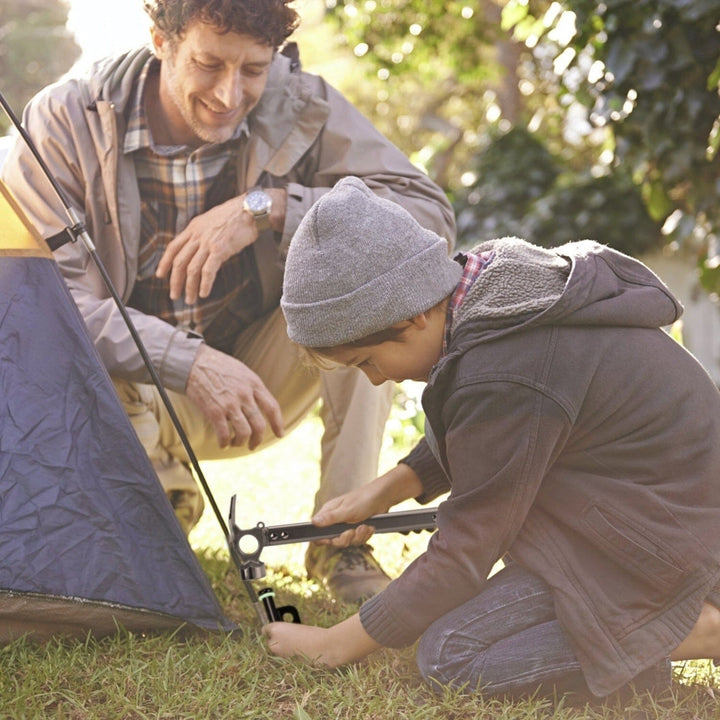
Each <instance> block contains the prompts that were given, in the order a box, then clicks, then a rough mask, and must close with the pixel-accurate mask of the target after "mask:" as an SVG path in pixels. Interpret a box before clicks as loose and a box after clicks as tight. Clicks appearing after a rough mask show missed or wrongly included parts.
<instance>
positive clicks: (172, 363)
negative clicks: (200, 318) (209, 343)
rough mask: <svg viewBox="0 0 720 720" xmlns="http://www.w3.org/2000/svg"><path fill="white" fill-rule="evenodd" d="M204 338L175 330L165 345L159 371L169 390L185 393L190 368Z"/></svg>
mask: <svg viewBox="0 0 720 720" xmlns="http://www.w3.org/2000/svg"><path fill="white" fill-rule="evenodd" d="M203 342H204V340H203V339H202V337H201V336H200V335H196V334H195V333H187V332H184V331H182V330H175V332H174V333H173V334H172V336H171V337H170V341H169V342H168V344H167V345H166V347H165V352H164V354H163V357H162V360H161V362H160V367H159V368H158V373H159V375H160V379H161V380H162V383H163V385H165V387H166V388H167V389H168V390H174V391H175V392H180V393H184V392H185V389H186V388H187V382H188V376H189V375H190V369H191V368H192V365H193V363H194V362H195V356H196V355H197V352H198V350H199V349H200V346H201V345H202V344H203Z"/></svg>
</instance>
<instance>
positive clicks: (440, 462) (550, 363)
mask: <svg viewBox="0 0 720 720" xmlns="http://www.w3.org/2000/svg"><path fill="white" fill-rule="evenodd" d="M281 306H282V308H283V311H284V313H285V316H286V319H287V324H288V332H289V335H290V337H291V339H292V340H294V341H295V342H297V343H299V344H300V345H303V346H305V347H308V348H310V353H311V355H313V356H315V357H321V358H325V359H326V361H330V362H333V363H335V364H338V365H341V366H354V367H359V368H360V369H361V370H363V371H364V372H365V374H366V375H367V376H368V378H369V379H370V380H371V381H372V382H373V383H374V384H380V383H382V382H384V381H386V380H392V381H399V380H403V379H406V378H412V379H421V380H425V381H427V387H426V388H425V391H424V394H423V407H424V409H425V413H426V418H427V421H426V435H425V438H424V439H423V440H422V441H421V442H420V443H419V444H418V446H417V447H416V448H415V449H414V450H413V451H412V452H411V453H410V455H409V456H408V457H407V458H405V459H404V460H403V461H401V463H400V464H399V465H398V466H397V467H396V468H394V469H393V470H391V471H390V472H388V473H387V474H386V475H384V476H381V477H380V478H377V479H376V480H375V481H374V482H373V483H371V484H370V485H368V486H366V487H364V488H360V489H358V490H356V491H353V492H351V493H349V494H347V495H345V496H343V497H340V498H335V499H334V500H331V501H330V502H328V503H327V504H326V505H325V506H324V507H323V508H321V509H320V511H319V512H318V513H317V515H316V516H315V518H314V521H315V522H316V523H317V524H319V525H324V524H328V523H332V522H338V521H360V520H362V519H364V518H367V517H369V516H370V515H372V514H374V513H378V512H385V511H387V510H388V509H389V508H390V507H391V506H392V505H394V504H396V503H397V502H400V501H402V500H404V499H407V498H411V497H415V498H417V499H418V501H420V502H428V501H430V500H432V499H433V498H435V497H437V496H438V495H439V494H440V493H443V492H447V491H448V490H449V491H450V494H449V497H448V499H447V500H446V501H445V502H443V503H442V504H441V506H440V509H439V512H438V518H437V525H438V532H437V533H436V534H435V535H433V536H432V538H431V540H430V542H429V544H428V549H427V551H426V552H425V553H424V554H423V555H422V556H420V557H419V558H417V559H416V560H415V561H414V562H413V563H412V564H411V565H410V566H409V567H408V568H407V569H406V570H405V572H404V573H403V574H402V575H401V576H400V577H399V578H398V579H396V580H394V581H393V582H392V583H390V585H389V586H388V587H387V588H386V589H385V590H384V591H383V592H382V593H380V594H379V595H377V596H376V597H374V598H372V599H370V600H369V601H367V602H366V603H365V604H364V605H362V606H361V608H360V611H359V613H358V614H357V615H354V616H353V617H351V618H349V619H348V620H346V621H344V622H342V623H340V624H338V625H336V626H335V627H332V628H329V629H323V628H313V627H305V626H298V625H291V624H284V623H274V624H271V625H269V626H268V627H267V629H266V633H267V636H268V645H269V648H270V650H271V651H272V652H274V653H276V654H278V655H283V656H290V655H295V654H304V655H306V656H307V657H309V658H310V660H312V661H315V662H318V663H322V664H325V665H329V666H336V665H340V664H343V663H346V662H351V661H354V660H358V659H359V658H361V657H363V656H365V655H367V654H368V653H370V652H372V651H373V650H375V649H377V648H379V647H380V646H389V647H401V646H406V645H409V644H411V643H413V642H414V641H415V640H416V639H417V638H419V637H421V636H422V640H421V642H420V644H419V648H418V664H419V667H420V670H421V672H422V674H423V676H424V677H425V678H426V679H427V680H428V681H433V682H434V683H439V684H440V685H445V684H449V685H457V686H465V687H467V689H468V690H469V691H473V690H482V691H483V692H487V693H491V694H506V695H508V694H509V695H522V694H525V693H532V692H535V691H536V690H538V689H540V691H541V692H553V691H558V690H559V691H566V690H567V691H569V690H573V691H578V692H585V693H588V692H589V693H590V694H592V695H593V696H595V697H604V696H607V695H609V694H610V693H613V692H614V691H616V690H618V689H619V688H621V687H622V686H624V685H625V684H627V683H629V682H631V681H632V682H633V683H634V684H635V686H636V687H637V688H653V689H661V688H662V687H665V686H667V685H669V683H670V659H686V658H692V657H713V656H715V657H716V656H717V655H720V632H719V631H718V628H719V627H720V610H718V603H719V602H720V594H719V593H718V588H717V586H718V584H719V580H720V534H718V532H717V528H718V527H719V526H720V479H719V478H718V473H717V468H718V466H719V463H720V395H719V394H718V391H717V389H716V388H715V386H714V385H713V383H712V381H711V380H710V378H709V377H708V375H707V374H706V373H705V371H704V370H703V369H702V368H701V367H700V366H699V364H698V363H697V362H696V361H695V360H694V359H693V358H692V357H691V356H690V355H689V354H688V353H687V352H686V351H685V350H684V349H683V348H682V347H681V346H680V345H679V344H677V343H676V342H675V341H674V340H672V339H671V338H670V337H669V336H668V335H667V334H666V333H664V332H663V331H662V330H661V329H660V328H661V326H664V325H668V324H670V323H672V322H673V321H674V320H676V319H677V318H678V317H679V315H680V312H681V308H680V306H679V304H678V303H677V301H676V300H675V299H674V298H673V296H672V295H671V294H670V292H669V291H668V289H667V288H666V287H665V286H664V285H663V284H662V282H661V281H660V280H659V279H658V278H657V277H656V276H655V275H653V274H652V273H651V272H650V271H649V270H648V269H647V268H646V267H645V266H644V265H642V264H641V263H639V262H637V261H635V260H633V259H631V258H629V257H626V256H624V255H622V254H620V253H617V252H615V251H613V250H610V249H608V248H606V247H603V246H601V245H598V244H596V243H593V242H588V241H583V242H579V243H571V244H568V245H565V246H563V247H559V248H555V249H553V250H546V249H543V248H539V247H535V246H533V245H530V244H528V243H525V242H523V241H520V240H517V239H514V238H504V239H501V240H494V241H491V242H487V243H484V244H483V245H481V246H480V247H479V248H477V249H475V250H474V251H473V252H472V253H468V254H466V255H464V256H461V257H459V258H457V259H456V261H453V260H451V259H450V258H448V257H447V255H446V252H445V243H444V241H443V240H442V239H441V238H439V237H438V236H437V235H435V234H434V233H432V232H430V231H428V230H425V229H423V228H421V227H420V226H419V225H418V224H417V223H416V222H415V221H414V220H413V219H412V218H411V217H410V216H409V215H408V214H407V213H405V212H404V211H403V210H402V209H400V208H397V207H395V206H392V204H391V203H388V202H386V201H384V200H382V199H379V198H377V197H374V196H373V195H372V194H371V193H369V192H368V191H367V189H366V188H365V187H364V186H363V184H362V183H360V182H358V180H357V179H355V178H347V179H345V180H343V181H342V182H340V183H338V185H337V186H336V187H335V188H334V189H333V190H332V191H331V192H330V193H328V194H327V195H326V196H325V197H324V198H322V199H321V200H320V201H319V202H318V203H316V205H315V206H314V207H313V209H312V210H311V211H310V212H309V213H308V215H307V217H306V218H305V219H304V220H303V222H302V223H301V224H300V227H299V228H298V231H297V233H296V235H295V237H294V239H293V241H292V243H291V247H290V252H289V255H288V258H287V264H286V270H285V281H284V294H283V298H282V301H281ZM370 533H371V529H370V528H367V527H362V528H361V529H360V530H358V531H357V532H353V531H349V532H348V533H346V534H344V535H343V536H341V537H340V538H338V539H337V540H336V541H335V542H336V543H337V544H344V543H349V542H364V541H365V540H367V538H368V537H369V535H370ZM500 558H503V559H505V560H506V564H505V567H504V568H503V569H502V570H500V571H499V572H498V573H496V574H495V575H493V576H492V577H491V578H490V579H488V575H489V574H490V571H491V568H492V567H493V565H494V564H495V563H496V561H497V560H499V559H500Z"/></svg>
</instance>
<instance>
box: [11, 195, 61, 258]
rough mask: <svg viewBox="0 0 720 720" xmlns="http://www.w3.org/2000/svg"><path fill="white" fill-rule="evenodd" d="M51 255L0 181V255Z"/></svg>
mask: <svg viewBox="0 0 720 720" xmlns="http://www.w3.org/2000/svg"><path fill="white" fill-rule="evenodd" d="M3 255H4V256H8V255H23V256H29V257H51V253H50V249H49V248H48V246H47V243H46V242H45V241H44V240H43V239H42V238H41V237H40V235H39V234H38V232H37V230H35V228H34V227H33V226H32V225H31V224H30V223H29V222H28V220H27V218H26V217H25V213H23V211H22V210H21V209H20V207H19V205H18V204H17V202H16V200H15V198H14V197H13V195H12V193H11V192H10V190H9V189H8V188H7V187H6V186H5V184H4V183H3V182H2V181H0V256H3Z"/></svg>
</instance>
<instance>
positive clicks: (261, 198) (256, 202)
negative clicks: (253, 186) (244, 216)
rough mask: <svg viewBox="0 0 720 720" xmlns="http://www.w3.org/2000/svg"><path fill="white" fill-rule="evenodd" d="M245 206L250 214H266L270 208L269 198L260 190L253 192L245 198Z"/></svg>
mask: <svg viewBox="0 0 720 720" xmlns="http://www.w3.org/2000/svg"><path fill="white" fill-rule="evenodd" d="M245 205H246V207H247V209H248V210H249V211H250V212H251V213H263V212H267V211H268V209H269V207H270V197H269V196H268V195H267V194H266V193H264V192H263V191H262V190H255V191H254V192H251V193H250V194H249V195H248V196H247V197H246V198H245Z"/></svg>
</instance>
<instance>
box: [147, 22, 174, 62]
mask: <svg viewBox="0 0 720 720" xmlns="http://www.w3.org/2000/svg"><path fill="white" fill-rule="evenodd" d="M150 40H151V42H152V48H153V52H154V53H155V57H156V58H158V60H163V59H164V58H165V56H166V55H167V53H168V52H169V50H170V41H169V40H168V39H167V38H166V37H165V35H163V33H162V32H160V30H158V29H157V28H156V27H152V28H150Z"/></svg>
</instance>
